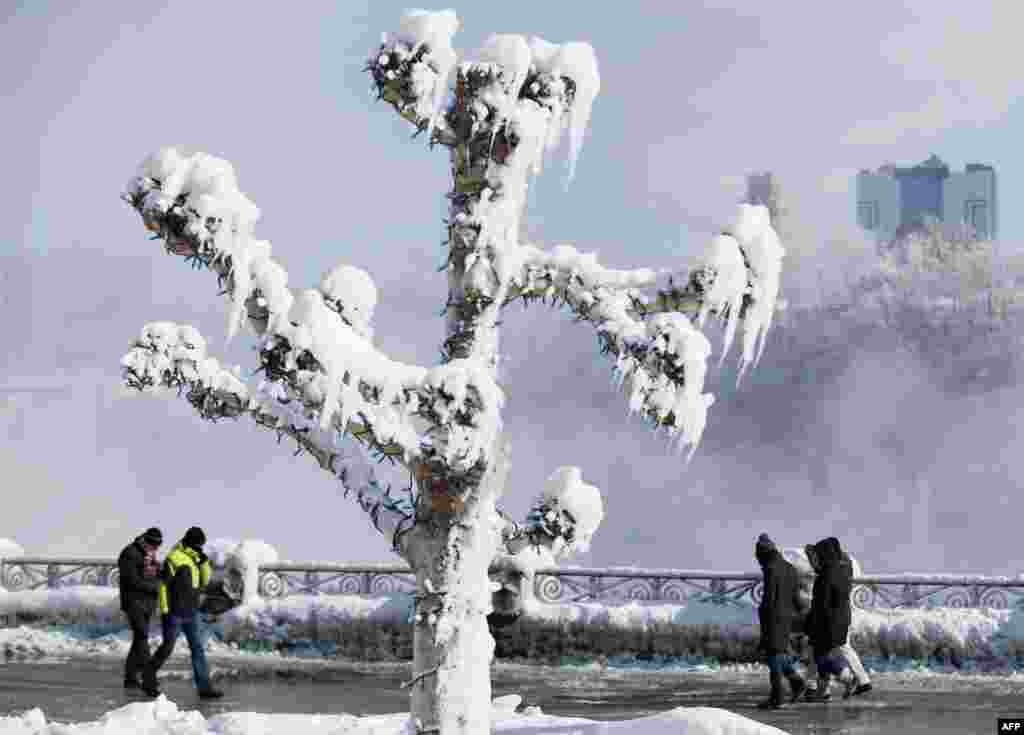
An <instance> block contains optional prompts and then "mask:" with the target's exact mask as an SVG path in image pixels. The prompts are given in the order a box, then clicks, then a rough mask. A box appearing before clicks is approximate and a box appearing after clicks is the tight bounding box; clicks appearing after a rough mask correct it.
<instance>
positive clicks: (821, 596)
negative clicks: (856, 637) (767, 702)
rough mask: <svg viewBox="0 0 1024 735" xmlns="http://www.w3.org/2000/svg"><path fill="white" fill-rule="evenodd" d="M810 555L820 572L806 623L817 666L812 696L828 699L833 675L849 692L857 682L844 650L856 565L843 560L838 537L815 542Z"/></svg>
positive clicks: (815, 583)
mask: <svg viewBox="0 0 1024 735" xmlns="http://www.w3.org/2000/svg"><path fill="white" fill-rule="evenodd" d="M808 556H809V557H811V559H812V563H813V564H814V565H815V568H816V571H817V573H818V575H817V577H815V579H814V588H813V590H812V593H811V594H812V599H811V612H810V615H808V618H807V623H806V625H805V628H806V631H807V635H808V637H809V638H810V639H811V647H812V649H813V650H814V661H815V664H816V666H817V669H818V686H817V688H816V690H815V694H814V697H813V698H814V699H815V700H818V701H825V700H827V699H828V698H829V691H828V690H829V684H830V681H831V677H832V676H835V677H837V678H839V680H840V681H842V682H843V683H844V684H845V685H846V687H847V690H848V691H849V690H851V689H852V688H853V687H852V686H851V685H852V684H853V682H854V681H855V680H854V677H853V673H852V672H851V671H850V668H849V666H848V665H847V663H846V659H845V657H844V655H843V651H842V649H843V647H844V646H845V645H846V639H847V636H848V635H849V632H850V622H851V619H852V615H853V612H852V608H851V606H850V593H851V592H852V590H853V583H852V581H851V580H852V578H853V567H852V564H844V563H843V559H842V549H841V547H840V545H839V540H838V539H836V538H835V537H830V538H827V539H823V540H821V541H819V542H818V543H816V544H815V545H814V546H813V547H812V553H811V554H809V555H808Z"/></svg>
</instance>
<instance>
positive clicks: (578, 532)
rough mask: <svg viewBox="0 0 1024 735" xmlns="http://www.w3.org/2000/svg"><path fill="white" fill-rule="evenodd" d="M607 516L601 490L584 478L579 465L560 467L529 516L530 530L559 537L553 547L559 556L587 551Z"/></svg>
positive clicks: (555, 554)
mask: <svg viewBox="0 0 1024 735" xmlns="http://www.w3.org/2000/svg"><path fill="white" fill-rule="evenodd" d="M603 519H604V502H603V500H602V499H601V491H600V490H598V489H597V488H596V487H594V486H593V485H588V484H587V483H585V482H584V481H583V475H582V472H581V471H580V468H579V467H559V468H558V469H557V470H555V471H554V472H553V473H552V474H551V476H550V477H548V480H547V483H546V484H545V487H544V490H543V492H542V493H541V495H540V497H539V498H538V499H537V502H536V503H535V504H534V506H533V509H532V510H531V511H530V513H529V515H528V516H527V533H533V534H536V533H538V532H540V533H543V534H544V535H546V536H550V537H551V538H553V539H555V542H554V545H553V546H552V547H551V549H550V551H551V553H552V554H553V556H554V557H555V558H556V559H557V558H558V557H561V556H566V555H568V554H570V553H573V552H585V551H587V550H588V549H589V548H590V542H591V541H592V540H593V537H594V534H595V533H596V532H597V529H598V527H599V526H600V525H601V521H602V520H603Z"/></svg>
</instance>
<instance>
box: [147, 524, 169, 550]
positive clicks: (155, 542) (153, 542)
mask: <svg viewBox="0 0 1024 735" xmlns="http://www.w3.org/2000/svg"><path fill="white" fill-rule="evenodd" d="M142 540H143V541H145V542H146V543H147V544H149V545H150V546H159V545H160V544H162V543H163V542H164V535H163V533H161V531H160V529H159V528H157V527H156V526H154V527H153V528H147V529H146V532H145V533H143V534H142Z"/></svg>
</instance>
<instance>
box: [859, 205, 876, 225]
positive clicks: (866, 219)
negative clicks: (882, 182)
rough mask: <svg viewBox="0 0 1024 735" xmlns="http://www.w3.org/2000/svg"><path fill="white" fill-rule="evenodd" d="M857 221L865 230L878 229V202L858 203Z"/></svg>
mask: <svg viewBox="0 0 1024 735" xmlns="http://www.w3.org/2000/svg"><path fill="white" fill-rule="evenodd" d="M857 221H858V222H859V223H860V226H861V227H863V228H864V229H865V230H875V229H878V225H879V222H878V202H857Z"/></svg>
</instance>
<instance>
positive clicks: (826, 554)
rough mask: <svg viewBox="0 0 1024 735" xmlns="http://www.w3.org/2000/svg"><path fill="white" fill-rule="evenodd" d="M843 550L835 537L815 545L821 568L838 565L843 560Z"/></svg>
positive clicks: (815, 553) (815, 552)
mask: <svg viewBox="0 0 1024 735" xmlns="http://www.w3.org/2000/svg"><path fill="white" fill-rule="evenodd" d="M841 554H842V550H841V548H840V546H839V541H838V540H837V539H836V538H835V537H829V538H826V539H822V540H821V541H819V542H818V543H816V544H815V545H814V555H815V556H816V557H817V561H818V565H819V567H820V568H824V567H828V566H833V565H835V564H838V563H839V562H840V560H841V559H842V556H841Z"/></svg>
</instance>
